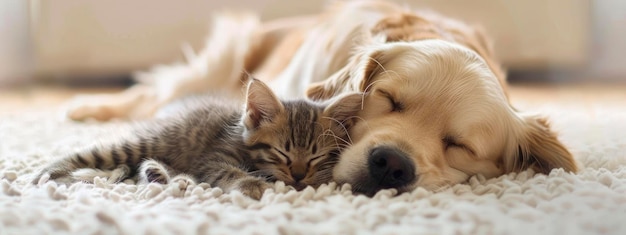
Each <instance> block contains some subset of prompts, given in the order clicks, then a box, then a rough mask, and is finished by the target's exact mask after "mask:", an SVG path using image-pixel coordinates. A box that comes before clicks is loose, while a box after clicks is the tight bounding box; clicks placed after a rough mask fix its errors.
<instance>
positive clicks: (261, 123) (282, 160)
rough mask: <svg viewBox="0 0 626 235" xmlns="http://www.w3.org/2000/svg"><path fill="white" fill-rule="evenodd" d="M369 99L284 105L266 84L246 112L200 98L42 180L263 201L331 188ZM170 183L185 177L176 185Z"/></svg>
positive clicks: (254, 88)
mask: <svg viewBox="0 0 626 235" xmlns="http://www.w3.org/2000/svg"><path fill="white" fill-rule="evenodd" d="M361 98H362V96H361V94H359V93H351V94H347V95H345V96H342V97H339V98H337V99H335V100H334V101H331V102H329V103H330V104H328V105H326V104H315V103H312V102H309V101H305V100H295V101H282V102H281V101H280V100H278V99H277V97H276V96H275V94H274V93H273V92H272V91H271V90H270V88H269V87H267V86H266V85H265V84H263V83H262V82H261V81H259V80H255V79H253V80H252V81H251V82H250V84H249V85H248V90H247V96H246V104H245V109H244V110H243V112H241V111H240V110H238V108H237V107H238V105H236V104H234V105H233V104H232V103H231V102H229V101H227V100H220V99H216V98H215V97H192V98H188V99H185V100H183V101H181V102H179V103H178V104H174V105H173V106H170V107H178V108H177V109H178V110H176V109H174V110H172V109H171V108H170V109H169V110H167V108H166V110H167V111H168V112H167V113H174V114H172V115H169V116H165V117H160V118H157V119H156V120H152V121H149V122H146V123H143V124H140V125H137V127H136V128H135V129H134V132H133V135H132V136H131V137H130V138H126V139H124V140H123V141H121V142H119V143H117V144H112V145H104V146H100V147H93V148H91V149H87V150H85V151H81V152H77V153H73V154H70V155H68V156H67V157H65V158H62V159H59V160H57V161H55V162H53V163H51V164H50V165H48V166H47V167H45V168H44V169H43V170H42V171H41V172H40V173H39V174H38V176H37V177H36V178H35V180H34V181H33V183H35V184H37V183H38V182H39V181H40V180H41V181H45V180H47V178H49V179H60V178H68V177H69V178H70V180H76V178H73V177H72V173H73V172H75V171H76V170H78V169H81V168H90V169H99V170H108V171H113V172H118V174H117V177H116V178H115V179H114V181H115V182H119V181H121V180H123V179H125V178H128V177H130V176H131V175H132V174H134V173H135V172H137V171H138V173H139V178H140V180H142V181H148V182H158V183H164V184H165V183H170V182H173V181H180V182H182V183H185V185H187V184H195V183H196V182H206V183H209V184H211V185H212V186H213V187H220V188H222V189H224V190H225V191H227V192H228V191H231V190H239V191H241V192H242V193H244V194H246V195H248V196H250V197H252V198H255V199H259V198H260V197H261V196H262V195H263V192H264V191H265V189H266V188H268V187H270V184H269V183H268V182H267V180H269V181H275V180H280V181H284V182H285V183H286V184H288V185H291V186H293V187H295V188H296V189H302V188H304V187H306V186H307V185H311V186H319V185H320V184H322V183H326V182H329V181H331V179H332V176H331V174H332V167H333V165H334V164H335V162H336V161H337V157H338V155H339V151H340V150H341V148H342V147H344V146H346V145H347V144H349V142H348V139H349V137H348V136H347V129H346V128H347V127H348V126H350V125H351V124H352V122H353V120H352V119H353V117H354V116H355V115H356V113H357V111H359V110H360V108H361ZM170 175H178V176H177V177H175V178H173V179H171V178H170Z"/></svg>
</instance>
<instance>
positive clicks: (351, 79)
mask: <svg viewBox="0 0 626 235" xmlns="http://www.w3.org/2000/svg"><path fill="white" fill-rule="evenodd" d="M214 25H215V26H214V29H213V33H212V34H211V36H210V37H209V39H208V40H207V45H206V48H205V49H204V50H203V51H201V52H200V53H199V54H198V55H197V56H189V57H190V59H189V60H190V61H189V63H186V64H179V65H173V66H165V67H160V68H159V69H155V70H153V71H150V72H148V73H144V74H143V75H142V76H141V82H140V83H139V84H137V85H136V86H135V87H134V88H131V89H129V90H127V91H126V92H125V93H122V94H114V95H111V96H110V97H105V98H102V99H98V100H96V102H95V103H92V104H87V103H86V102H84V100H80V99H79V100H78V103H77V105H76V106H73V108H72V109H70V112H69V115H70V117H71V118H73V119H77V120H82V119H84V118H90V117H92V118H97V119H101V120H108V119H110V118H143V117H150V116H151V115H152V112H153V111H152V110H154V108H155V107H158V106H161V105H162V104H164V103H167V102H169V101H170V100H172V99H174V98H177V97H180V96H183V95H188V94H190V93H196V92H207V91H210V90H222V91H231V92H233V93H235V94H237V93H241V92H240V89H241V87H242V86H243V84H245V83H243V82H242V80H243V78H244V77H247V76H242V73H243V71H247V72H249V73H251V74H254V76H255V77H257V78H259V79H261V80H264V81H266V82H268V83H269V84H270V86H271V87H272V89H273V90H274V91H275V92H276V93H277V94H278V95H280V96H281V97H283V98H295V97H304V96H305V95H306V97H308V98H310V99H313V100H320V101H321V100H327V99H330V98H332V97H335V96H337V95H339V94H342V93H344V92H351V91H360V92H364V93H365V95H364V97H363V109H362V111H361V112H360V113H359V115H358V117H355V118H354V119H353V122H350V123H345V125H346V128H347V130H348V131H349V134H350V138H349V139H348V140H346V143H347V144H349V146H348V147H347V149H346V150H345V151H344V152H343V153H342V154H341V157H340V159H339V162H338V164H337V166H336V167H335V169H334V180H335V181H337V182H339V183H349V184H351V185H352V187H353V189H354V190H355V191H357V192H361V193H365V194H368V195H372V194H374V193H376V192H377V191H379V190H381V189H388V188H395V189H397V190H399V191H400V192H404V191H409V190H412V189H414V188H416V187H424V188H428V189H433V190H434V189H438V188H441V187H445V186H447V185H452V184H456V183H460V182H464V181H466V180H467V179H468V178H469V177H471V176H473V175H477V174H481V175H484V176H486V177H495V176H499V175H502V174H505V173H509V172H516V171H522V170H525V169H528V168H532V169H534V170H535V171H537V172H541V173H548V172H550V171H551V170H552V169H554V168H563V169H565V170H566V171H570V172H575V171H576V170H577V167H576V163H575V161H574V159H573V157H572V156H571V154H570V153H569V152H568V151H567V149H566V148H565V147H564V146H563V145H562V144H561V143H560V142H559V141H558V139H557V138H556V135H555V134H554V133H552V132H551V131H550V130H549V128H548V125H547V122H546V121H545V120H544V119H542V118H539V117H535V116H533V115H529V114H526V113H522V112H519V111H517V110H516V109H514V108H513V107H512V106H511V105H510V103H509V101H508V97H507V95H506V88H505V86H506V80H505V75H504V72H503V71H502V70H501V68H500V67H499V66H500V65H499V64H498V62H497V60H496V59H495V58H494V56H493V52H492V51H491V49H490V48H491V47H490V44H489V41H488V40H487V37H485V36H484V34H483V33H482V31H481V30H479V29H477V28H475V27H471V26H469V25H466V24H463V23H461V22H459V21H456V20H452V19H450V18H447V17H442V16H439V15H437V14H435V13H432V12H418V11H414V10H411V9H408V8H405V7H400V6H398V5H396V4H393V3H389V2H384V1H348V2H335V3H333V4H331V5H330V6H329V7H328V8H327V10H325V11H324V12H322V13H320V14H319V15H314V16H303V17H299V18H287V19H279V20H276V21H272V22H266V23H260V21H259V20H258V18H256V17H254V16H251V15H249V14H239V15H233V14H230V15H220V16H218V17H217V18H216V20H215V23H214ZM233 28H237V29H239V30H237V31H233V30H230V29H233Z"/></svg>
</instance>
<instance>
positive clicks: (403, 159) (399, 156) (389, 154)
mask: <svg viewBox="0 0 626 235" xmlns="http://www.w3.org/2000/svg"><path fill="white" fill-rule="evenodd" d="M368 168H369V175H370V177H371V178H372V179H373V180H376V181H378V182H379V183H378V184H379V185H378V186H380V187H382V188H395V187H402V186H405V185H407V184H409V183H410V182H412V181H413V180H414V179H415V166H414V165H413V161H411V160H410V159H409V157H408V156H407V155H406V154H405V153H404V152H402V151H400V150H398V149H395V148H391V147H377V148H374V149H373V150H372V152H371V153H370V155H369V159H368Z"/></svg>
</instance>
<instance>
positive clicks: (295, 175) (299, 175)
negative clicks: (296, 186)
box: [291, 172, 306, 182]
mask: <svg viewBox="0 0 626 235" xmlns="http://www.w3.org/2000/svg"><path fill="white" fill-rule="evenodd" d="M305 175H306V174H305V173H300V172H298V173H296V172H292V173H291V177H293V180H295V181H296V182H300V180H302V179H304V176H305Z"/></svg>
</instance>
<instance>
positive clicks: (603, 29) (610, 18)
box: [583, 0, 626, 81]
mask: <svg viewBox="0 0 626 235" xmlns="http://www.w3.org/2000/svg"><path fill="white" fill-rule="evenodd" d="M593 3H594V5H593V43H592V46H591V48H592V49H591V58H592V60H591V63H590V71H589V72H590V74H589V75H588V76H587V77H588V78H586V79H596V80H601V81H626V1H624V0H596V1H594V2H593ZM583 79H584V78H583Z"/></svg>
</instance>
